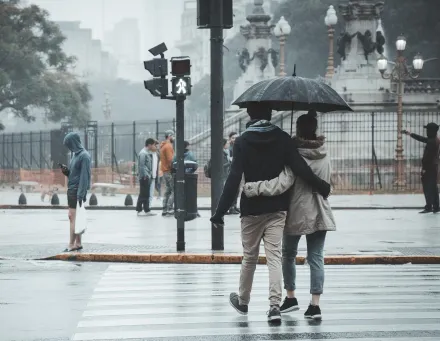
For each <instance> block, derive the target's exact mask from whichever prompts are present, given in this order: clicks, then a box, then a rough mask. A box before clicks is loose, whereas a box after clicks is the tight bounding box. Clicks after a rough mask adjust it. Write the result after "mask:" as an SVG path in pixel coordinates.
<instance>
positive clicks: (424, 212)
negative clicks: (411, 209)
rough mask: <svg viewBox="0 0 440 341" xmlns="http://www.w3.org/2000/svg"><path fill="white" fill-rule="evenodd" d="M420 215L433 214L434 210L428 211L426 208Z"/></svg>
mask: <svg viewBox="0 0 440 341" xmlns="http://www.w3.org/2000/svg"><path fill="white" fill-rule="evenodd" d="M419 213H420V214H426V213H432V210H427V209H426V208H425V209H424V210H423V211H420V212H419Z"/></svg>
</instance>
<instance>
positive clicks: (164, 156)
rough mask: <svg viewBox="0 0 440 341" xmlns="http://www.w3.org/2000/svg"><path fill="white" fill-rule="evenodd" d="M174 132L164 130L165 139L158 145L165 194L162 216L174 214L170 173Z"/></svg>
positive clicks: (172, 181)
mask: <svg viewBox="0 0 440 341" xmlns="http://www.w3.org/2000/svg"><path fill="white" fill-rule="evenodd" d="M173 142H174V132H173V131H172V130H167V131H166V132H165V141H163V142H162V143H161V145H160V163H161V171H162V172H163V180H164V181H165V195H164V198H163V205H162V207H163V208H162V216H163V217H167V216H174V212H173V204H174V202H173V201H174V180H173V173H172V166H173V165H172V163H173V158H174V147H173Z"/></svg>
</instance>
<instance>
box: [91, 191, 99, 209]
mask: <svg viewBox="0 0 440 341" xmlns="http://www.w3.org/2000/svg"><path fill="white" fill-rule="evenodd" d="M97 205H98V199H97V198H96V195H95V193H92V195H91V196H90V199H89V206H97Z"/></svg>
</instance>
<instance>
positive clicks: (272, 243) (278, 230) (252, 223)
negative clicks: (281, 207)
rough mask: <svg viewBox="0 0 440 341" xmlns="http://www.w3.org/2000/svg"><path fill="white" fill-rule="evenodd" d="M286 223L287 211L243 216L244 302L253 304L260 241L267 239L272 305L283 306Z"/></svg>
mask: <svg viewBox="0 0 440 341" xmlns="http://www.w3.org/2000/svg"><path fill="white" fill-rule="evenodd" d="M285 223H286V212H276V213H267V214H263V215H259V216H245V217H242V218H241V240H242V244H243V261H242V262H241V273H240V292H239V303H240V304H244V305H248V304H249V301H250V297H251V290H252V282H253V281H254V273H255V268H256V266H257V263H258V256H259V254H260V243H261V240H263V242H264V250H265V252H266V259H267V267H268V268H269V301H270V305H271V306H272V305H280V303H281V298H282V297H281V296H282V289H281V287H282V268H281V244H282V239H283V229H284V225H285Z"/></svg>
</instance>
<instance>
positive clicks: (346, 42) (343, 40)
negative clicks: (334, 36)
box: [337, 32, 357, 60]
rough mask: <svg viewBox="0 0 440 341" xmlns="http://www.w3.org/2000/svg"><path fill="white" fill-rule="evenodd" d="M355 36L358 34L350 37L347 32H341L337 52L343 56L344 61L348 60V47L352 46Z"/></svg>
mask: <svg viewBox="0 0 440 341" xmlns="http://www.w3.org/2000/svg"><path fill="white" fill-rule="evenodd" d="M355 35H357V33H355V34H353V35H350V34H348V33H347V32H341V34H340V35H339V38H338V41H337V45H338V50H337V52H338V54H339V55H340V56H341V59H342V60H345V59H346V58H347V55H346V53H345V50H346V48H347V46H350V44H351V40H352V39H353V37H354V36H355Z"/></svg>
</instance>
